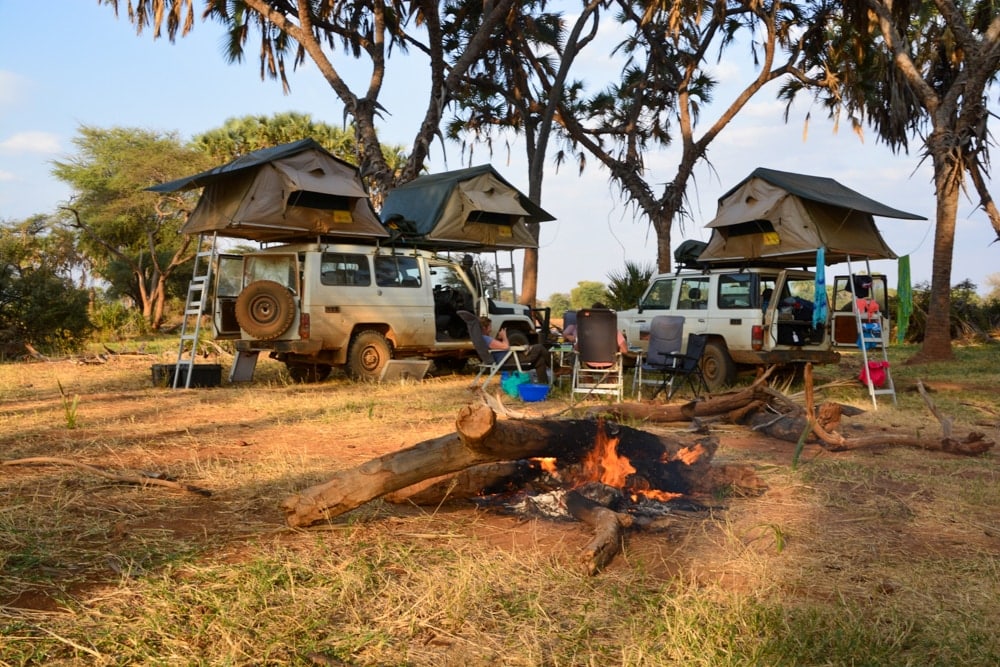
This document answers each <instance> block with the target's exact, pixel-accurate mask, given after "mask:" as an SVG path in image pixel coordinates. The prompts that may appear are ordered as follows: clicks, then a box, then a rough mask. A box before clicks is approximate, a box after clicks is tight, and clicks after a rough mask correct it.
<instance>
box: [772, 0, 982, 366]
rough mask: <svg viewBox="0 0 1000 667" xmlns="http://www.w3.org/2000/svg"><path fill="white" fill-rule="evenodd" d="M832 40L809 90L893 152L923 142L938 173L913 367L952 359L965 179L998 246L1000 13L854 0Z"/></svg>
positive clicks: (815, 52) (824, 45) (977, 1)
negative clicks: (995, 135) (954, 274)
mask: <svg viewBox="0 0 1000 667" xmlns="http://www.w3.org/2000/svg"><path fill="white" fill-rule="evenodd" d="M833 6H834V7H837V8H841V7H842V12H839V11H838V12H832V13H830V14H828V15H827V16H828V18H829V19H830V23H829V24H828V28H829V32H828V33H827V35H828V39H827V40H826V41H825V42H816V43H815V44H813V45H812V46H811V48H810V49H809V56H810V58H809V64H810V65H811V66H812V68H813V70H814V71H817V72H819V73H820V74H819V75H817V76H816V77H815V78H813V79H811V80H807V81H802V82H796V83H795V84H793V85H790V86H788V88H787V89H786V90H785V91H784V94H785V95H786V96H787V97H788V98H789V99H792V98H793V97H794V95H795V94H796V93H797V92H799V91H800V90H802V89H805V88H808V89H810V90H811V91H812V92H813V93H814V94H815V95H816V97H817V98H819V99H820V100H822V101H823V102H824V103H825V104H826V105H827V107H828V109H829V110H830V114H831V115H832V116H834V117H837V116H838V115H839V114H841V113H846V114H847V116H848V118H849V119H850V121H851V122H852V123H853V124H854V125H856V126H861V125H863V124H868V125H869V126H871V127H872V128H874V130H875V132H876V135H877V137H878V138H879V140H881V141H882V142H884V143H885V144H886V145H887V146H889V147H890V148H891V149H892V150H893V151H900V150H907V148H908V143H909V139H910V138H911V137H913V136H917V137H920V139H921V140H922V142H923V153H924V155H925V157H929V158H930V160H931V163H932V164H933V168H934V194H935V198H936V213H935V234H934V252H933V266H932V269H931V290H930V303H929V308H928V313H927V325H926V332H925V335H924V341H923V346H922V347H921V350H920V351H919V352H918V353H917V354H916V355H914V357H913V358H912V359H911V360H910V361H912V362H921V361H935V360H948V359H951V358H953V355H952V349H951V327H950V313H951V310H952V308H951V299H952V289H951V271H952V259H953V255H954V247H955V225H956V217H957V211H958V198H959V195H960V193H961V192H962V190H963V189H964V188H965V183H966V177H968V179H969V180H971V182H972V184H973V186H974V188H975V191H976V193H977V194H978V196H979V201H978V204H979V207H980V208H982V209H983V210H984V211H985V212H986V213H987V215H988V217H989V219H990V223H991V224H992V226H993V229H994V230H995V231H996V232H997V236H998V238H1000V213H998V211H997V207H996V204H995V202H994V201H993V198H992V197H991V196H990V193H989V190H988V187H987V183H988V180H989V179H988V167H989V154H988V149H989V144H990V136H989V131H988V122H989V117H990V112H989V109H988V104H987V94H988V93H989V92H990V88H991V87H992V86H993V84H995V83H996V80H997V74H998V71H1000V13H998V12H997V9H996V2H994V1H992V0H968V1H955V0H933V1H928V0H924V1H921V2H916V1H914V2H892V1H891V0H884V1H882V0H851V1H848V2H843V3H833Z"/></svg>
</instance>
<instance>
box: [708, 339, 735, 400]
mask: <svg viewBox="0 0 1000 667" xmlns="http://www.w3.org/2000/svg"><path fill="white" fill-rule="evenodd" d="M701 374H702V375H704V376H705V384H707V385H708V389H709V391H718V390H719V389H722V388H723V387H728V386H729V385H731V384H733V382H734V381H735V380H736V364H735V363H733V359H732V357H730V356H729V352H728V351H727V350H726V346H725V345H724V344H722V343H720V342H718V341H714V340H711V341H709V342H708V343H707V344H706V345H705V352H704V353H702V355H701Z"/></svg>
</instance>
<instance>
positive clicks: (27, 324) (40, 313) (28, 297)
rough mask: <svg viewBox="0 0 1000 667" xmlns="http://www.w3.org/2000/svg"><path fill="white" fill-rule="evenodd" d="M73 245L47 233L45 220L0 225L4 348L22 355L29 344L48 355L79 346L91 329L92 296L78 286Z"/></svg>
mask: <svg viewBox="0 0 1000 667" xmlns="http://www.w3.org/2000/svg"><path fill="white" fill-rule="evenodd" d="M72 256H73V252H72V251H71V244H69V246H68V245H67V239H66V237H65V236H64V235H62V234H59V233H47V231H46V229H45V220H44V219H43V218H40V217H35V218H32V219H29V220H27V221H24V222H21V223H0V267H2V268H0V346H2V348H3V352H4V354H6V353H12V354H19V353H21V352H22V351H23V347H24V344H25V343H30V344H32V345H34V346H36V347H38V348H40V349H41V350H43V351H46V352H54V351H60V352H61V351H67V350H74V349H77V348H79V347H80V345H81V344H82V343H83V342H84V340H85V338H86V336H87V334H88V333H89V331H90V328H91V325H90V320H89V319H88V318H87V305H88V300H89V296H88V294H87V292H86V290H82V289H79V288H77V287H75V286H74V285H73V281H72V280H71V279H70V276H69V274H70V271H71V270H72V269H73V268H74V266H76V263H75V262H74V261H73V260H72Z"/></svg>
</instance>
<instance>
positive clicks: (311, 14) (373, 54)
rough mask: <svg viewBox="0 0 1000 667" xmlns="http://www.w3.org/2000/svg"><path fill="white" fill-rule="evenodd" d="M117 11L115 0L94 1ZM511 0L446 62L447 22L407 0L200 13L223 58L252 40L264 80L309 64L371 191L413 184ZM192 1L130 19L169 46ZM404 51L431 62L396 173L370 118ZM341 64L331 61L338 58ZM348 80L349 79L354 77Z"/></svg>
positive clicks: (165, 0) (493, 7) (307, 1)
mask: <svg viewBox="0 0 1000 667" xmlns="http://www.w3.org/2000/svg"><path fill="white" fill-rule="evenodd" d="M100 1H101V2H102V3H103V4H105V5H110V6H112V7H113V8H114V10H115V13H116V14H117V12H118V4H119V2H118V0H100ZM513 4H514V0H494V2H491V3H489V4H488V6H489V8H490V11H489V12H488V13H485V14H484V15H483V20H482V22H481V24H480V25H479V30H478V33H479V34H480V35H481V37H480V38H477V39H474V40H471V41H470V42H469V48H468V50H467V51H466V52H465V53H462V54H461V55H459V57H458V58H456V59H454V60H453V61H451V62H449V61H448V58H447V55H448V54H447V53H446V52H445V50H444V47H443V44H444V42H445V39H444V37H445V30H444V27H445V26H444V19H443V18H442V15H441V7H440V6H439V5H438V4H437V3H434V2H419V1H416V2H407V1H406V0H387V1H385V2H380V1H378V0H369V1H365V0H362V1H361V2H346V3H342V2H314V1H313V0H287V1H286V2H271V1H270V0H240V1H239V2H227V1H222V0H206V3H205V7H206V8H205V11H204V14H203V17H204V18H206V19H211V20H215V21H218V22H219V23H221V24H222V25H223V26H224V27H225V30H226V38H227V41H226V46H225V52H224V56H225V57H226V58H227V59H228V60H229V61H230V62H241V61H242V60H243V58H244V56H245V55H246V51H245V47H246V46H247V41H248V40H249V39H250V37H251V36H256V37H257V38H258V39H259V46H258V47H257V49H256V50H255V53H257V54H258V57H259V59H260V68H261V69H260V71H261V77H262V78H265V77H266V78H271V79H275V80H279V81H280V82H281V84H282V86H283V87H284V88H285V89H286V90H288V89H289V88H290V86H291V83H290V80H289V78H288V72H289V71H290V70H291V69H294V68H295V67H296V66H297V65H299V64H300V63H301V62H303V61H304V60H305V59H306V58H309V59H311V60H312V61H313V62H314V63H315V64H316V66H317V68H318V69H319V71H320V73H321V74H322V75H323V77H324V78H325V79H326V81H327V83H328V84H329V85H330V88H331V89H332V91H333V92H334V94H335V95H336V96H337V98H338V99H339V100H340V102H341V104H343V106H344V114H345V116H350V117H351V119H352V120H353V123H354V124H353V127H354V132H355V140H356V143H357V154H358V155H357V162H358V163H359V165H360V169H361V172H362V175H363V176H365V177H367V178H368V179H369V183H371V184H372V185H374V186H375V187H377V188H379V189H381V190H384V191H388V190H389V189H391V188H392V187H393V186H394V185H396V184H398V183H405V182H407V181H410V180H413V179H414V178H416V176H417V175H418V174H419V173H420V172H421V171H422V170H423V168H424V161H425V160H426V158H427V156H428V153H429V149H430V145H431V142H432V141H433V140H434V138H435V137H436V136H437V134H438V132H439V127H440V124H441V121H442V118H443V113H444V109H445V107H446V106H447V104H448V102H449V100H450V96H451V94H452V92H453V91H454V90H455V89H457V88H458V86H459V84H460V82H461V81H462V78H463V77H464V75H465V72H466V70H467V68H468V67H469V65H470V64H471V63H472V62H474V61H475V59H476V58H477V57H478V54H479V51H478V49H479V48H481V47H482V45H483V44H484V43H485V39H484V37H485V36H486V35H489V34H490V33H492V31H493V29H494V28H495V27H496V26H497V25H499V23H500V22H501V21H502V20H503V19H504V18H505V17H507V16H508V14H509V12H510V8H511V7H512V6H513ZM193 6H194V0H129V2H128V17H129V20H130V21H131V22H132V23H133V24H134V25H135V26H136V27H137V29H138V30H139V31H140V32H142V31H143V30H144V29H147V28H149V29H150V30H152V32H153V38H154V39H156V38H158V37H160V36H161V33H162V30H163V28H164V27H165V28H166V31H167V36H168V38H169V39H170V41H174V40H175V39H176V37H177V35H178V34H180V35H181V36H184V35H186V34H187V33H188V32H190V31H191V29H192V28H193V26H194V11H193ZM410 49H415V50H418V51H420V52H421V53H422V54H423V55H424V56H426V57H427V59H428V75H427V81H428V83H429V85H428V93H427V99H426V102H425V107H424V112H423V114H424V115H423V120H422V122H421V124H420V127H419V129H418V130H417V134H416V136H415V138H414V141H413V145H412V148H411V152H410V154H409V157H408V159H407V160H406V163H405V165H404V166H403V168H402V169H400V170H398V171H397V170H394V169H392V168H391V167H390V166H389V165H388V164H387V163H386V157H385V155H384V154H383V152H382V147H381V144H380V142H379V140H378V131H377V128H376V120H377V119H378V118H379V117H380V115H381V113H382V112H383V111H384V109H383V108H382V106H381V105H380V104H379V95H380V94H381V92H382V86H383V83H384V81H385V77H386V69H387V66H388V62H389V57H390V55H391V54H392V52H393V51H396V52H398V53H399V54H400V55H402V56H405V55H406V53H407V52H408V51H409V50H410ZM338 54H339V55H341V56H342V57H343V62H341V61H339V60H335V57H336V56H337V55H338ZM358 61H363V62H364V63H365V65H366V66H367V68H368V78H367V82H366V84H365V85H359V86H356V87H352V84H351V83H350V82H349V80H348V78H345V76H344V75H345V73H347V72H350V73H351V74H352V75H356V74H357V72H358V71H359V70H360V69H361V67H359V66H358V64H357V62H358ZM351 78H353V76H352V77H351Z"/></svg>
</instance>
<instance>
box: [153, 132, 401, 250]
mask: <svg viewBox="0 0 1000 667" xmlns="http://www.w3.org/2000/svg"><path fill="white" fill-rule="evenodd" d="M198 187H202V188H204V190H203V191H202V194H201V198H200V199H199V200H198V205H197V206H196V207H195V210H194V211H193V212H192V213H191V217H190V218H188V221H187V222H186V223H185V225H184V227H183V228H182V229H181V232H182V233H184V234H200V233H205V232H217V233H219V234H220V235H222V236H231V237H236V238H244V239H250V240H254V241H291V240H296V239H303V238H315V237H317V236H329V237H335V238H343V239H376V238H386V237H388V236H389V234H388V232H386V231H385V229H384V228H383V227H382V224H381V222H380V221H379V219H378V216H377V215H376V214H375V211H374V209H373V208H372V206H371V202H370V201H369V199H368V192H367V191H366V190H365V186H364V183H363V182H362V181H361V176H360V175H359V174H358V170H357V168H356V167H354V166H353V165H351V164H350V163H348V162H345V161H344V160H341V159H339V158H337V157H335V156H334V155H332V154H331V153H329V152H328V151H326V150H325V149H324V148H323V147H322V146H320V145H319V144H318V143H317V142H316V141H314V140H313V139H303V140H301V141H296V142H293V143H290V144H283V145H281V146H274V147H272V148H265V149H262V150H259V151H254V152H252V153H248V154H246V155H244V156H242V157H240V158H237V159H236V160H233V161H232V162H229V163H227V164H225V165H222V166H221V167H216V168H214V169H210V170H208V171H204V172H201V173H200V174H195V175H194V176H188V177H185V178H181V179H178V180H175V181H170V182H169V183H163V184H160V185H156V186H153V187H151V188H149V190H152V191H154V192H177V191H181V190H189V189H192V188H198Z"/></svg>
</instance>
